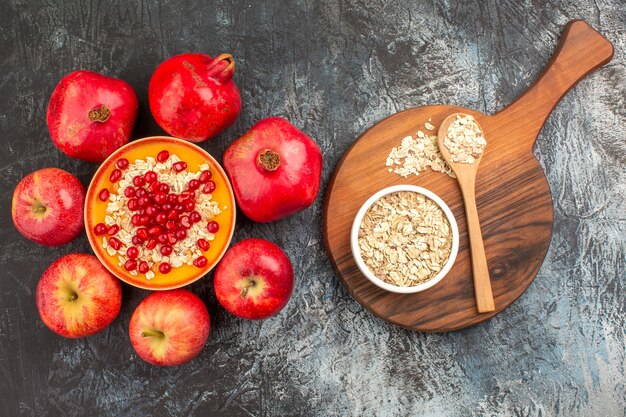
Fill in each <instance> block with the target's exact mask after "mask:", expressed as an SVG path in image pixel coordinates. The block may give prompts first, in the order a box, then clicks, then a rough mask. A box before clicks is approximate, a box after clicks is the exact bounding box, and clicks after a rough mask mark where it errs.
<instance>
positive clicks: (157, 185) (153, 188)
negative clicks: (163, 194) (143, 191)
mask: <svg viewBox="0 0 626 417" xmlns="http://www.w3.org/2000/svg"><path fill="white" fill-rule="evenodd" d="M159 188H161V183H160V182H158V181H154V182H153V183H152V184H150V191H152V192H153V193H156V192H157V191H159Z"/></svg>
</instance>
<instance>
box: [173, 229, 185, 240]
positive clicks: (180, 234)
mask: <svg viewBox="0 0 626 417" xmlns="http://www.w3.org/2000/svg"><path fill="white" fill-rule="evenodd" d="M174 237H176V239H177V240H183V239H185V238H186V237H187V231H186V230H184V229H179V230H177V231H176V232H174Z"/></svg>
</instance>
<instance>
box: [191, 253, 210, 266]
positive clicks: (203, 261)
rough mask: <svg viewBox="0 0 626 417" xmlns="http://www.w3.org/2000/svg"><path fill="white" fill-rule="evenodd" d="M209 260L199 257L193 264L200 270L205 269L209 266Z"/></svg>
mask: <svg viewBox="0 0 626 417" xmlns="http://www.w3.org/2000/svg"><path fill="white" fill-rule="evenodd" d="M207 262H208V261H207V260H206V258H205V257H204V256H199V257H197V258H196V259H194V261H193V264H194V266H197V267H198V268H204V267H205V266H206V264H207Z"/></svg>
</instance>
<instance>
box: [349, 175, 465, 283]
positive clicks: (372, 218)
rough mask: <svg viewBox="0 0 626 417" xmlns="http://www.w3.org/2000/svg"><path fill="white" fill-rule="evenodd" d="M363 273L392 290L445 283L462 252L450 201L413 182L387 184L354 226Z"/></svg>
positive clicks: (365, 206)
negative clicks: (458, 253)
mask: <svg viewBox="0 0 626 417" xmlns="http://www.w3.org/2000/svg"><path fill="white" fill-rule="evenodd" d="M351 243H352V252H353V254H354V258H355V260H356V262H357V265H358V266H359V269H361V272H363V274H364V275H365V276H366V277H367V278H368V279H369V280H370V281H372V282H373V283H374V284H376V285H378V286H379V287H381V288H383V289H386V290H388V291H393V292H400V293H413V292H418V291H423V290H425V289H427V288H430V287H431V286H433V285H435V284H436V283H437V282H439V281H440V280H441V279H442V278H443V277H444V276H445V275H446V274H447V272H448V271H449V270H450V268H451V267H452V264H453V263H454V260H455V258H456V254H457V252H458V245H459V243H458V227H457V225H456V221H455V220H454V216H453V215H452V212H451V211H450V209H449V208H448V206H447V205H446V204H445V203H444V202H443V201H442V200H441V199H440V198H439V197H437V196H436V195H435V194H433V193H432V192H430V191H428V190H426V189H424V188H421V187H416V186H412V185H400V186H394V187H389V188H386V189H384V190H382V191H380V192H378V193H376V194H375V195H373V196H372V197H371V198H370V199H369V200H368V201H366V202H365V204H363V206H362V207H361V209H360V210H359V213H358V214H357V216H356V218H355V221H354V224H353V227H352V236H351Z"/></svg>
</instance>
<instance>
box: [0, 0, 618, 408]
mask: <svg viewBox="0 0 626 417" xmlns="http://www.w3.org/2000/svg"><path fill="white" fill-rule="evenodd" d="M131 3H132V4H131ZM385 3H390V4H385ZM391 3H393V4H391ZM543 3H544V2H542V1H534V2H531V1H512V0H507V1H503V2H496V1H488V2H462V3H459V4H455V3H454V2H448V1H425V2H412V1H402V2H384V1H339V0H324V1H314V0H310V1H294V2H278V1H276V2H273V3H267V4H260V3H259V2H256V1H240V0H232V1H222V2H214V3H209V2H202V1H169V2H163V3H162V4H159V3H157V2H156V1H148V0H145V1H137V2H126V1H119V2H105V1H98V0H92V1H62V0H47V1H43V0H38V1H27V0H21V1H20V0H18V1H8V2H7V1H2V2H1V3H0V135H1V136H0V137H1V140H2V145H3V147H2V152H1V153H0V183H1V189H0V192H1V194H0V197H1V200H2V204H1V205H0V210H1V211H0V214H1V218H2V222H1V229H0V230H1V234H2V240H1V242H0V275H1V276H0V415H2V416H17V415H21V416H56V415H69V416H75V415H90V416H93V415H111V416H112V415H123V416H137V415H222V416H228V415H233V416H247V415H255V416H283V415H320V416H327V415H381V416H386V415H388V416H404V415H431V416H469V415H477V416H479V415H494V416H551V415H559V416H578V415H581V416H624V415H626V414H625V411H624V409H625V404H626V399H625V394H624V391H625V383H624V374H625V362H626V359H625V352H624V345H625V331H626V321H625V318H624V310H625V305H626V296H625V291H624V284H625V282H626V279H625V269H626V268H625V254H624V252H625V246H626V214H625V208H624V206H625V200H626V168H625V167H626V141H625V138H626V130H625V125H626V110H625V105H624V104H625V103H624V101H625V97H626V91H625V84H626V82H625V79H626V76H625V75H626V70H625V67H624V64H625V59H624V47H625V44H624V43H625V42H624V40H625V36H624V35H625V33H624V31H625V26H626V12H625V9H624V7H623V3H622V2H620V1H619V0H613V1H610V0H609V1H602V0H598V1H579V2H574V3H577V4H575V5H572V4H568V3H571V2H563V3H559V2H557V1H550V2H549V3H550V4H549V5H544V4H543ZM620 3H622V4H620ZM574 18H585V19H587V20H588V21H589V22H590V23H591V24H592V25H593V26H594V27H596V28H597V29H599V30H600V31H601V32H602V33H603V34H604V35H605V36H607V37H608V38H609V39H610V40H611V41H612V42H613V43H614V45H615V56H614V59H613V61H612V62H611V63H610V64H609V65H608V66H606V67H605V68H603V69H601V70H599V71H597V72H596V73H594V74H592V75H591V76H590V77H588V78H587V79H585V80H584V81H583V82H582V83H581V84H580V85H579V86H578V87H576V88H575V89H574V90H573V91H572V92H570V94H569V95H567V96H566V97H565V99H564V100H563V101H562V102H561V104H560V105H559V106H558V107H557V108H556V110H555V111H554V113H553V114H552V116H551V117H550V118H549V120H548V123H547V124H546V126H545V128H544V130H543V132H542V133H541V135H540V136H539V139H538V141H537V144H536V155H537V157H538V158H539V160H540V161H541V164H542V166H543V167H544V169H545V171H546V174H547V176H548V180H549V183H550V187H551V189H552V193H553V196H554V204H555V224H554V236H553V239H552V243H551V247H550V251H549V253H548V256H547V258H546V260H545V262H544V264H543V267H542V268H541V271H540V273H539V275H538V276H537V278H536V280H535V282H534V283H533V284H532V285H531V286H530V288H529V289H528V291H526V293H525V294H524V295H523V296H522V297H521V298H520V299H519V300H518V301H517V302H515V303H514V304H513V305H512V306H511V308H509V309H508V310H506V311H505V312H503V313H502V314H500V315H499V316H497V317H496V318H494V319H492V320H490V321H489V322H487V323H484V324H482V325H479V326H477V327H475V328H471V329H468V330H464V331H458V332H454V333H450V334H420V333H411V332H408V331H405V330H403V329H400V328H396V327H393V326H391V325H388V324H387V323H385V322H383V321H381V320H379V319H377V318H375V317H374V316H372V315H371V314H369V313H368V312H367V311H365V310H364V309H363V308H362V307H361V306H360V305H358V304H357V303H356V302H355V301H354V300H353V299H352V298H350V296H349V295H348V294H347V292H346V291H345V289H344V288H343V287H342V285H341V284H340V282H339V280H338V278H337V277H335V276H334V274H333V271H332V269H331V266H330V264H329V261H328V259H327V257H326V254H325V252H324V248H323V245H322V238H321V215H320V213H321V205H322V198H321V197H320V198H318V200H317V201H316V203H315V204H314V206H313V207H311V208H309V209H308V210H306V211H305V212H303V213H300V214H298V215H295V216H293V217H291V218H289V219H287V220H284V221H280V222H276V223H272V224H265V225H261V224H253V223H252V222H250V221H247V220H245V219H242V220H241V221H240V222H239V224H238V229H237V231H236V233H235V240H240V239H243V238H246V237H250V236H258V237H263V238H267V239H269V240H273V241H276V242H277V243H278V244H280V245H281V246H282V247H284V248H285V249H286V251H287V252H288V254H289V255H290V256H291V259H292V261H293V263H294V267H295V270H296V271H297V278H296V287H295V292H294V294H293V297H292V299H291V301H290V302H289V304H288V305H287V307H286V308H285V309H284V310H283V311H282V312H281V313H280V314H279V315H278V316H277V317H275V318H272V319H269V320H266V321H264V322H249V321H244V320H239V319H237V318H235V317H233V316H231V315H229V314H227V313H226V312H225V311H224V310H223V309H221V308H220V307H218V305H217V302H216V299H215V297H214V295H213V292H212V278H211V276H208V277H206V278H204V279H202V280H201V281H199V282H197V283H196V284H194V285H192V286H191V289H192V290H193V291H194V292H195V293H196V294H199V295H200V296H201V297H202V298H203V299H204V300H205V301H206V302H207V304H208V305H209V311H210V313H211V316H212V326H213V327H212V333H211V335H210V337H209V341H208V342H207V345H206V347H205V349H204V351H203V352H202V353H201V355H200V356H199V357H198V358H196V359H195V360H194V361H193V362H191V363H189V364H188V365H185V366H182V367H178V368H169V369H162V368H157V367H153V366H150V365H148V364H146V363H143V362H142V361H141V360H140V359H139V358H138V357H137V356H136V354H135V353H134V351H133V349H132V347H131V345H130V342H129V340H128V336H127V325H128V321H129V318H130V315H131V313H132V311H133V309H134V308H135V306H136V305H137V304H138V303H139V302H140V301H141V300H142V299H143V298H144V297H145V296H146V294H147V292H145V291H140V290H136V289H131V288H129V287H128V286H125V287H124V303H123V306H122V311H121V314H120V315H119V317H118V318H117V319H116V321H115V322H114V323H113V325H112V326H110V327H109V328H108V329H106V330H105V331H104V332H102V333H100V334H98V335H96V336H93V337H90V338H87V339H83V340H69V339H63V338H61V337H58V336H56V335H54V334H53V333H52V332H50V331H49V330H48V329H47V328H46V327H45V326H44V325H43V323H42V322H41V321H40V319H39V317H38V314H37V310H36V307H35V301H34V298H35V294H34V290H35V287H36V284H37V281H38V279H39V277H40V275H41V273H42V272H43V271H44V269H45V268H46V267H47V266H48V265H49V264H50V263H51V262H52V261H53V260H54V259H56V258H57V257H59V256H61V255H63V254H66V253H69V252H72V251H83V252H89V245H88V243H87V240H86V238H85V237H84V235H83V236H81V237H80V238H78V239H77V240H75V241H74V242H72V243H71V244H69V245H67V246H65V247H60V248H46V247H43V246H39V245H36V244H34V243H31V242H29V241H27V240H26V239H24V238H22V237H21V236H20V235H19V234H18V233H17V232H16V231H15V229H14V227H13V225H12V223H11V220H10V219H11V216H10V199H11V195H12V192H13V188H14V187H15V185H16V184H17V183H18V181H19V180H20V179H21V178H22V177H23V176H24V175H26V174H27V173H29V172H32V171H34V170H36V169H40V168H43V167H47V166H55V167H61V168H63V169H66V170H68V171H70V172H72V173H74V174H76V175H78V176H79V177H80V179H81V180H82V181H83V182H84V183H85V184H88V182H89V180H90V177H91V175H92V174H93V173H94V171H95V169H96V165H94V164H87V163H82V162H79V161H76V160H71V159H70V158H68V157H66V156H65V155H64V154H62V153H60V152H59V151H57V149H56V148H55V147H54V146H53V145H52V143H51V141H50V139H49V137H48V132H47V128H46V125H45V118H44V115H45V110H46V105H47V101H48V97H49V96H50V93H51V92H52V89H53V88H54V86H55V85H56V83H57V82H58V80H59V79H60V78H61V77H62V76H63V75H64V74H66V73H68V72H70V71H72V70H76V69H79V68H85V69H91V70H95V71H99V72H102V73H105V74H108V75H112V76H117V77H120V78H122V79H125V80H126V81H128V82H130V83H131V84H132V85H133V87H134V88H135V89H136V91H137V94H138V96H139V98H140V101H141V110H140V116H139V121H138V124H137V127H136V130H135V132H134V137H140V136H145V135H149V134H159V133H162V132H161V130H160V129H159V128H158V126H156V124H155V123H154V121H153V120H152V117H151V116H150V113H149V110H148V108H147V100H146V96H147V86H148V81H149V78H150V75H151V73H152V71H153V70H154V68H155V67H156V66H157V65H158V63H159V62H161V61H162V60H163V59H165V58H167V57H169V56H171V55H173V54H177V53H181V52H186V51H205V52H207V53H210V54H212V55H215V54H217V53H220V52H223V51H228V52H232V53H233V55H234V56H235V59H236V61H237V74H236V76H235V80H236V82H237V84H238V85H239V87H240V89H241V91H242V98H243V103H244V106H243V111H242V114H241V116H240V117H239V119H238V120H237V122H236V123H235V125H234V126H233V127H231V128H230V129H228V130H227V131H226V132H225V133H223V134H222V135H220V136H219V137H216V138H214V139H212V140H210V141H209V142H205V143H204V144H202V146H203V147H204V148H205V149H207V150H209V151H210V152H211V153H213V154H214V155H216V156H218V157H221V155H222V152H223V150H224V148H225V147H226V146H227V145H228V143H229V142H230V141H232V140H233V139H235V138H236V137H238V136H239V135H240V134H242V133H243V132H245V130H246V129H248V128H249V127H250V126H251V125H252V124H253V123H254V122H255V121H257V120H259V119H261V118H263V117H266V116H269V115H283V116H285V117H287V118H289V119H290V120H291V121H292V122H293V123H294V124H296V125H297V126H299V127H300V128H302V129H303V130H304V131H305V132H307V133H308V134H309V135H310V136H312V137H313V138H315V139H316V140H317V141H318V143H319V144H320V146H321V147H322V150H323V152H324V157H325V160H324V176H323V181H324V184H326V183H327V181H328V179H329V177H330V174H331V172H332V169H333V168H334V166H335V165H336V163H337V162H338V160H339V158H340V156H341V155H342V153H343V152H344V151H345V150H346V149H347V147H348V146H349V145H350V144H351V143H352V142H353V140H354V139H355V138H356V137H357V136H358V135H359V134H360V133H361V132H363V131H364V130H365V129H366V128H368V127H370V126H371V125H372V124H373V123H375V122H376V121H378V120H379V119H381V118H383V117H385V116H388V115H390V114H392V113H393V112H395V111H398V110H402V109H406V108H408V107H412V106H417V105H422V104H435V103H447V104H455V105H461V106H466V107H471V108H475V109H477V110H480V111H482V112H486V113H490V112H495V111H497V110H499V109H501V108H502V107H504V106H505V105H506V104H508V103H509V102H511V101H512V100H513V99H514V98H515V97H516V96H517V95H518V94H520V93H521V92H522V91H523V90H524V89H525V88H526V87H527V86H528V85H529V84H530V83H531V82H532V80H533V79H534V77H535V76H536V75H537V74H538V73H539V71H540V70H541V67H542V66H543V65H544V64H545V63H546V62H547V60H548V59H549V57H550V55H551V54H552V52H553V50H554V48H555V45H556V43H557V41H558V38H559V35H560V32H561V30H562V27H563V26H564V25H565V24H566V23H567V22H568V21H569V20H571V19H574Z"/></svg>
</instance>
